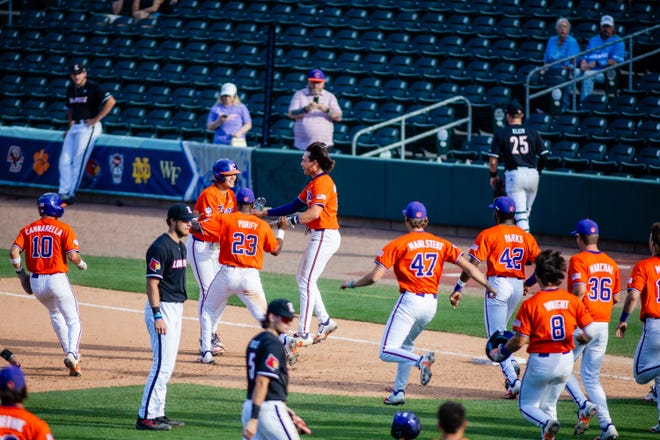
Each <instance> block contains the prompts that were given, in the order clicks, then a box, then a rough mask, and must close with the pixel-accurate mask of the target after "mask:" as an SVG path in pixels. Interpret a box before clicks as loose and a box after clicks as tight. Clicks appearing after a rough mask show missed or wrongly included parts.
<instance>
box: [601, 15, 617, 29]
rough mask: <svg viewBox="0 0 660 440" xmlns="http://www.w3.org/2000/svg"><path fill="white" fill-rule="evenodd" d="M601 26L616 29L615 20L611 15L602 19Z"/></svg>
mask: <svg viewBox="0 0 660 440" xmlns="http://www.w3.org/2000/svg"><path fill="white" fill-rule="evenodd" d="M600 25H601V26H611V27H614V18H612V16H611V15H603V17H602V18H601V19H600Z"/></svg>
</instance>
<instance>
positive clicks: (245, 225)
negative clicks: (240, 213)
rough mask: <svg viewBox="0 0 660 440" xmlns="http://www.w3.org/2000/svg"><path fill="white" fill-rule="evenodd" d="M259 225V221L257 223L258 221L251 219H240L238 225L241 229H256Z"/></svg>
mask: <svg viewBox="0 0 660 440" xmlns="http://www.w3.org/2000/svg"><path fill="white" fill-rule="evenodd" d="M257 226H259V223H257V222H251V221H249V220H239V221H238V227H239V228H241V229H253V230H256V229H257Z"/></svg>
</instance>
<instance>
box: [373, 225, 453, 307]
mask: <svg viewBox="0 0 660 440" xmlns="http://www.w3.org/2000/svg"><path fill="white" fill-rule="evenodd" d="M461 255H463V252H462V251H461V250H460V249H459V248H457V247H456V246H454V245H453V244H451V243H450V242H448V241H447V240H445V239H444V238H440V237H437V236H435V235H433V234H431V233H429V232H425V231H413V232H409V233H407V234H405V235H402V236H401V237H398V238H395V239H394V240H392V241H390V242H389V243H388V244H386V245H385V247H384V248H383V250H382V251H381V252H380V254H379V255H378V256H377V257H376V259H375V262H376V264H378V265H380V266H382V267H383V268H385V269H387V270H389V269H390V268H391V267H392V266H394V275H395V276H396V279H397V281H398V282H399V292H402V293H403V292H404V291H408V292H412V293H433V294H437V293H438V284H439V283H440V276H442V269H443V265H444V263H445V261H449V262H450V263H456V262H457V261H458V259H459V258H460V256H461Z"/></svg>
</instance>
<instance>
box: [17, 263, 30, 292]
mask: <svg viewBox="0 0 660 440" xmlns="http://www.w3.org/2000/svg"><path fill="white" fill-rule="evenodd" d="M16 275H18V279H19V280H21V286H22V287H23V290H25V293H27V294H29V295H32V286H30V274H29V273H27V272H26V271H25V269H23V268H21V269H20V270H18V271H17V272H16Z"/></svg>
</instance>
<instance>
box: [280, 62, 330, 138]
mask: <svg viewBox="0 0 660 440" xmlns="http://www.w3.org/2000/svg"><path fill="white" fill-rule="evenodd" d="M325 79H326V78H325V74H324V73H323V72H322V71H321V70H319V69H313V70H311V71H310V72H309V74H308V75H307V87H306V88H304V89H300V90H298V91H297V92H296V93H295V94H294V95H293V98H291V103H290V104H289V118H291V119H293V120H295V121H296V123H295V125H294V127H293V136H294V141H293V146H294V147H296V148H297V149H299V150H304V149H305V148H307V146H308V145H311V144H312V143H314V142H323V143H324V144H325V145H327V146H328V147H332V145H333V141H332V135H333V133H334V123H335V122H339V121H341V114H342V113H341V108H339V103H338V102H337V98H336V97H335V95H334V94H332V93H331V92H329V91H327V90H325V89H324V87H325Z"/></svg>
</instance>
